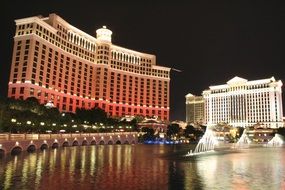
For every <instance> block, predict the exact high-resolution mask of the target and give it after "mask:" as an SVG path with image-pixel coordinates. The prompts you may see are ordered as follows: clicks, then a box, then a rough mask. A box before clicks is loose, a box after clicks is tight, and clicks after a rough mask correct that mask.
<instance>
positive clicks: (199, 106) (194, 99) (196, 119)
mask: <svg viewBox="0 0 285 190" xmlns="http://www.w3.org/2000/svg"><path fill="white" fill-rule="evenodd" d="M185 98H186V123H187V124H191V123H192V124H193V123H200V124H201V123H203V121H204V106H205V103H204V98H203V96H194V95H192V94H190V93H189V94H187V95H186V96H185Z"/></svg>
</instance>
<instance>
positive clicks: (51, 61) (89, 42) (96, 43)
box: [8, 14, 170, 121]
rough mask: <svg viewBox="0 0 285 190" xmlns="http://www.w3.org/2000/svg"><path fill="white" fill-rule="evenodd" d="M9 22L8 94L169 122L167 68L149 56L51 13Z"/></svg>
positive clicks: (70, 109)
mask: <svg viewBox="0 0 285 190" xmlns="http://www.w3.org/2000/svg"><path fill="white" fill-rule="evenodd" d="M15 22H16V33H15V36H14V49H13V57H12V66H11V73H10V80H9V89H8V97H11V98H15V99H26V98H28V97H36V98H37V99H38V100H39V101H40V103H42V104H46V103H48V102H52V103H53V105H55V106H56V107H57V108H58V109H59V110H60V111H63V112H75V111H76V109H77V108H85V109H90V108H93V107H100V108H102V109H104V110H105V111H106V112H107V113H108V114H109V115H110V116H125V115H141V116H149V117H152V116H158V117H159V118H160V119H161V120H163V121H165V120H169V93H170V91H169V83H170V68H166V67H162V66H158V65H156V57H155V55H151V54H146V53H141V52H138V51H134V50H130V49H127V48H123V47H120V46H117V45H114V44H112V31H111V30H109V29H107V28H106V27H105V26H103V28H100V29H98V30H97V31H96V34H97V36H96V38H95V37H93V36H91V35H89V34H87V33H85V32H83V31H81V30H79V29H77V28H76V27H74V26H72V25H71V24H69V23H68V22H66V21H65V20H63V19H62V18H61V17H60V16H58V15H56V14H50V15H49V16H48V17H42V16H34V17H29V18H23V19H18V20H15Z"/></svg>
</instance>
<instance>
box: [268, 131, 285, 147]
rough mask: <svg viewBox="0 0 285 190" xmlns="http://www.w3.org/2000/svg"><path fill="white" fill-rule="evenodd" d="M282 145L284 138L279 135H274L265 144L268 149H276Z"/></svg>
mask: <svg viewBox="0 0 285 190" xmlns="http://www.w3.org/2000/svg"><path fill="white" fill-rule="evenodd" d="M283 144H284V137H283V136H282V135H279V134H275V136H274V137H273V138H272V139H271V140H270V141H269V142H268V143H267V145H266V146H268V147H277V146H282V145H283Z"/></svg>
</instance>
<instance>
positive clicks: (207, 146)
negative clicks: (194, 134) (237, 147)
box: [186, 127, 218, 156]
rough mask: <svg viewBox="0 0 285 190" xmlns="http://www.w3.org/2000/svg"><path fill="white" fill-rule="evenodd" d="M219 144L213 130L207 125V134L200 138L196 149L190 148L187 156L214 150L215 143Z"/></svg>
mask: <svg viewBox="0 0 285 190" xmlns="http://www.w3.org/2000/svg"><path fill="white" fill-rule="evenodd" d="M217 144H218V141H217V139H216V137H215V136H214V132H213V130H212V129H210V128H209V127H207V129H206V131H205V134H204V135H203V137H202V138H201V139H200V140H199V142H198V144H197V146H196V147H195V150H194V151H192V150H190V152H188V153H187V155H186V156H193V155H197V154H201V153H208V152H213V151H214V148H215V145H217Z"/></svg>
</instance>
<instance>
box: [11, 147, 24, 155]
mask: <svg viewBox="0 0 285 190" xmlns="http://www.w3.org/2000/svg"><path fill="white" fill-rule="evenodd" d="M22 151H23V148H22V147H21V146H14V147H13V148H12V149H11V154H12V155H17V154H20V153H21V152H22Z"/></svg>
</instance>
